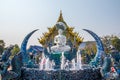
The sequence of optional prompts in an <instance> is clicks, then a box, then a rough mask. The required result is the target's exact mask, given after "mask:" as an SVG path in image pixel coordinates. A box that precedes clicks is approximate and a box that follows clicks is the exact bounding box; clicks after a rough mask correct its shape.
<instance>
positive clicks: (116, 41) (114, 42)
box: [111, 36, 120, 51]
mask: <svg viewBox="0 0 120 80" xmlns="http://www.w3.org/2000/svg"><path fill="white" fill-rule="evenodd" d="M111 43H112V45H113V46H114V47H115V49H116V50H118V51H120V39H119V38H118V37H117V36H116V37H114V38H113V39H112V40H111Z"/></svg>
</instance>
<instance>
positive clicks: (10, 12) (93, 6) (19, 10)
mask: <svg viewBox="0 0 120 80" xmlns="http://www.w3.org/2000/svg"><path fill="white" fill-rule="evenodd" d="M60 10H62V13H63V17H64V20H65V21H66V23H67V24H68V25H69V26H72V27H75V31H77V32H79V34H80V36H82V37H84V41H87V40H94V39H93V38H92V37H91V36H90V35H89V34H88V33H87V32H84V31H83V30H82V29H83V28H86V29H90V30H92V31H94V32H95V33H97V34H98V35H99V36H104V35H110V34H116V35H118V34H120V0H0V39H3V40H4V41H5V43H6V46H8V45H10V44H19V45H20V44H21V42H22V40H23V38H24V37H25V36H26V34H28V33H29V32H31V31H32V30H34V29H39V31H38V32H36V33H35V34H33V36H32V37H31V38H30V40H29V43H28V44H29V45H34V44H36V45H39V42H38V40H37V38H39V37H40V36H42V33H43V32H46V31H47V27H51V26H53V25H54V24H55V23H56V21H57V19H58V16H59V13H60Z"/></svg>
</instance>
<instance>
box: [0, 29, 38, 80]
mask: <svg viewBox="0 0 120 80" xmlns="http://www.w3.org/2000/svg"><path fill="white" fill-rule="evenodd" d="M37 30H38V29H36V30H34V31H32V32H31V33H29V34H28V35H27V36H26V37H25V38H24V40H23V42H22V44H21V49H20V52H19V53H17V54H16V55H15V56H14V57H13V59H12V60H9V57H10V55H11V50H12V49H13V47H14V46H10V47H8V48H7V49H6V50H5V51H4V52H3V55H2V58H1V60H0V75H1V79H0V80H12V79H14V80H18V79H19V78H20V76H21V68H22V66H23V65H24V63H26V62H27V54H26V46H27V42H28V40H29V38H30V37H31V35H32V34H33V33H34V32H35V31H37ZM10 66H12V70H8V68H9V67H10Z"/></svg>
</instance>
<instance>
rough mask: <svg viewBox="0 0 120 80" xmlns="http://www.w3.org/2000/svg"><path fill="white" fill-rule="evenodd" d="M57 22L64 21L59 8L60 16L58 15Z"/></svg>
mask: <svg viewBox="0 0 120 80" xmlns="http://www.w3.org/2000/svg"><path fill="white" fill-rule="evenodd" d="M57 22H64V19H63V16H62V10H60V16H59V18H58V20H57Z"/></svg>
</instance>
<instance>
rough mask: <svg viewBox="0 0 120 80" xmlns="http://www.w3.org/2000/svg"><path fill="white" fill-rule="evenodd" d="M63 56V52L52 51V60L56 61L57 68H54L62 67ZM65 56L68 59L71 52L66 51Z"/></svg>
mask: <svg viewBox="0 0 120 80" xmlns="http://www.w3.org/2000/svg"><path fill="white" fill-rule="evenodd" d="M61 56H62V52H53V53H51V55H50V60H53V61H54V62H55V68H54V69H60V65H61ZM64 56H65V58H66V59H67V57H68V56H69V53H68V52H64Z"/></svg>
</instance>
